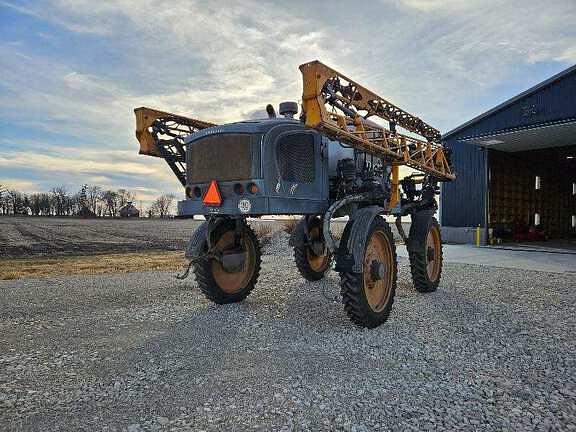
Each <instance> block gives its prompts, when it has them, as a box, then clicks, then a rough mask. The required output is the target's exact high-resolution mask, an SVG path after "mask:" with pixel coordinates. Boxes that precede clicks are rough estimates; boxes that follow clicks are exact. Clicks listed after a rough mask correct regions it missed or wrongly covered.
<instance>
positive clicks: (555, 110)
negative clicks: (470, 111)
mask: <svg viewBox="0 0 576 432" xmlns="http://www.w3.org/2000/svg"><path fill="white" fill-rule="evenodd" d="M575 119H576V66H573V67H571V68H569V69H566V70H565V71H563V72H561V73H560V74H558V75H556V76H554V77H552V78H550V79H549V80H546V81H544V82H542V83H541V84H538V85H537V86H535V87H533V88H531V89H529V90H527V91H526V92H524V93H521V94H520V95H518V96H516V97H514V98H512V99H510V100H509V101H507V102H504V103H503V104H501V105H499V106H497V107H495V108H493V109H492V110H490V111H488V112H486V113H484V114H482V115H480V116H479V117H476V118H475V119H473V120H470V121H469V122H467V123H464V124H463V125H461V126H459V127H458V128H456V129H454V130H453V131H450V132H448V133H447V134H446V135H444V137H443V139H444V144H445V145H446V146H447V147H449V148H450V149H451V150H452V163H453V167H454V170H455V172H456V180H455V181H453V182H451V183H444V184H443V185H442V202H441V206H442V224H443V225H445V226H452V227H474V226H478V225H480V226H484V224H485V213H486V212H485V210H486V208H485V202H486V194H487V191H486V166H487V163H488V162H487V158H486V153H485V151H484V150H483V149H481V148H480V147H478V146H475V145H472V144H471V143H469V142H468V143H466V142H461V140H463V139H467V138H472V137H480V136H489V135H493V134H497V133H502V132H507V131H514V130H518V129H525V128H530V127H533V126H538V125H545V124H550V123H557V122H566V121H573V120H575Z"/></svg>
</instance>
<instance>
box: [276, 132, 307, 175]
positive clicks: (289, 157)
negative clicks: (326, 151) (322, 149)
mask: <svg viewBox="0 0 576 432" xmlns="http://www.w3.org/2000/svg"><path fill="white" fill-rule="evenodd" d="M276 156H277V158H278V159H277V160H278V169H279V170H280V176H281V177H282V180H286V181H289V182H294V183H313V182H314V176H315V172H314V160H315V159H314V137H313V136H312V135H310V134H292V135H287V136H285V137H282V138H280V140H279V141H278V145H277V147H276Z"/></svg>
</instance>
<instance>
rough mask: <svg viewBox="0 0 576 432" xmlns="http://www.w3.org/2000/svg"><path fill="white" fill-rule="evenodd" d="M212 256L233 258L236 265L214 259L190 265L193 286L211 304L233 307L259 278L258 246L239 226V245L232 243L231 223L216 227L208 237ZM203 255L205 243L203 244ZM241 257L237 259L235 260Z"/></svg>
mask: <svg viewBox="0 0 576 432" xmlns="http://www.w3.org/2000/svg"><path fill="white" fill-rule="evenodd" d="M211 239H212V244H213V250H212V254H213V255H218V256H220V257H223V256H225V255H227V254H228V256H229V257H230V256H232V255H234V257H236V258H237V259H236V262H233V263H232V264H227V265H225V264H223V261H222V260H218V259H216V258H215V257H209V256H203V257H202V258H200V259H199V260H197V261H196V262H195V263H194V274H195V275H196V282H197V283H198V287H199V288H200V290H201V291H202V293H203V294H204V295H205V296H206V297H207V298H208V299H210V300H212V301H213V302H214V303H217V304H226V303H237V302H240V301H242V300H244V299H245V298H246V297H247V296H248V294H250V292H251V291H252V290H253V289H254V286H255V285H256V282H257V280H258V276H259V274H260V265H261V257H260V243H259V242H258V239H257V238H256V235H255V234H254V231H252V228H250V227H249V226H248V225H247V224H243V226H242V229H241V236H240V241H239V242H238V244H236V242H235V221H233V220H226V221H223V222H222V223H220V224H219V225H218V226H217V227H216V228H215V229H214V232H213V233H212V238H211ZM204 252H205V253H207V252H208V242H207V240H204ZM238 257H241V259H238Z"/></svg>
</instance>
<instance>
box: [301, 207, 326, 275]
mask: <svg viewBox="0 0 576 432" xmlns="http://www.w3.org/2000/svg"><path fill="white" fill-rule="evenodd" d="M299 224H302V225H301V226H299V227H297V228H296V229H302V230H304V232H305V233H306V239H307V241H306V242H305V243H304V244H302V245H301V246H295V247H294V261H295V262H296V267H297V268H298V271H299V272H300V274H301V275H302V277H303V278H304V279H306V280H309V281H318V280H320V279H322V278H323V277H324V276H325V275H326V272H327V271H328V269H329V268H330V264H331V263H332V254H331V253H330V251H329V250H328V248H327V247H326V242H325V241H324V237H323V235H322V221H321V219H319V218H314V219H312V220H311V221H310V223H309V224H307V223H306V219H302V220H301V221H300V222H299ZM306 231H307V232H306Z"/></svg>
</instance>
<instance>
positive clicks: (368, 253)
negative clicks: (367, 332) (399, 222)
mask: <svg viewBox="0 0 576 432" xmlns="http://www.w3.org/2000/svg"><path fill="white" fill-rule="evenodd" d="M350 231H351V230H350V229H346V230H344V237H343V238H342V244H344V245H346V244H347V243H346V242H347V241H348V239H347V237H348V235H347V233H349V232H350ZM350 249H354V245H350ZM340 277H341V292H342V302H343V303H344V309H345V311H346V313H347V314H348V317H349V318H350V320H351V321H352V322H353V323H355V324H356V325H358V326H360V327H368V328H374V327H377V326H379V325H380V324H382V323H384V322H385V321H386V320H387V319H388V316H389V315H390V312H391V310H392V304H393V303H394V295H395V293H396V277H397V261H396V246H395V244H394V238H393V236H392V231H391V230H390V226H389V225H388V224H387V223H386V221H384V219H382V218H381V217H380V216H377V217H376V218H375V219H374V220H373V221H372V224H371V225H370V229H369V230H368V235H367V236H366V239H365V241H364V262H363V271H362V273H353V272H343V273H341V274H340Z"/></svg>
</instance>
